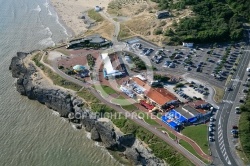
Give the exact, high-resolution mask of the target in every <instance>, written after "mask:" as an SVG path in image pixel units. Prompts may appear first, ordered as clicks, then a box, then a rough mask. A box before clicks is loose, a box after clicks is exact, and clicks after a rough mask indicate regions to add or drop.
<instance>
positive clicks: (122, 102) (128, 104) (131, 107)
mask: <svg viewBox="0 0 250 166" xmlns="http://www.w3.org/2000/svg"><path fill="white" fill-rule="evenodd" d="M111 102H112V103H116V104H119V105H121V107H122V108H123V109H125V110H127V111H135V110H137V107H136V106H134V105H133V103H131V102H129V101H128V100H127V99H125V98H124V97H122V96H119V97H117V98H116V99H113V100H111Z"/></svg>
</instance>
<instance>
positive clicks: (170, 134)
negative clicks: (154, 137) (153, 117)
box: [158, 127, 176, 139]
mask: <svg viewBox="0 0 250 166" xmlns="http://www.w3.org/2000/svg"><path fill="white" fill-rule="evenodd" d="M158 129H159V130H164V131H166V132H167V133H168V135H169V137H170V138H172V139H175V138H176V136H175V135H174V134H173V133H172V132H171V131H169V130H167V129H165V128H164V127H160V128H158Z"/></svg>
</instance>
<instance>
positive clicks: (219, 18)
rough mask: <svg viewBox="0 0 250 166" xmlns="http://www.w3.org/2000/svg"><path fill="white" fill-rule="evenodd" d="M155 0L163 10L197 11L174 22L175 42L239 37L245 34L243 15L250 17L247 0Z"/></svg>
mask: <svg viewBox="0 0 250 166" xmlns="http://www.w3.org/2000/svg"><path fill="white" fill-rule="evenodd" d="M152 1H154V2H157V3H159V8H160V9H162V10H163V9H167V10H170V11H173V10H179V11H181V10H184V9H187V8H190V9H191V10H192V11H193V12H194V13H195V16H194V17H186V18H182V19H181V20H180V21H179V22H178V24H177V25H176V26H175V31H174V34H172V35H171V36H170V41H171V42H174V43H181V42H182V41H187V42H201V43H202V42H204V43H207V42H222V41H228V40H239V39H241V38H242V37H243V22H244V19H248V21H249V20H250V16H249V14H248V12H249V8H250V2H249V1H248V0H241V1H234V0H228V1H214V0H206V1H200V0H191V1H190V0H179V1H177V2H174V1H172V0H152ZM201 9H202V10H201Z"/></svg>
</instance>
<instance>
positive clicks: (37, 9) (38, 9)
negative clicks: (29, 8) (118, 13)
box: [33, 5, 42, 13]
mask: <svg viewBox="0 0 250 166" xmlns="http://www.w3.org/2000/svg"><path fill="white" fill-rule="evenodd" d="M33 10H34V11H37V12H39V13H40V12H41V11H42V9H41V7H40V6H39V5H37V7H36V8H35V9H33Z"/></svg>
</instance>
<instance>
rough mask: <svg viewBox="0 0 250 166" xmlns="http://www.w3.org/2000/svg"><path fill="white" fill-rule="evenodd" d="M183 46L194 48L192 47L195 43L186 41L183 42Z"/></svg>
mask: <svg viewBox="0 0 250 166" xmlns="http://www.w3.org/2000/svg"><path fill="white" fill-rule="evenodd" d="M182 46H183V47H189V48H192V47H193V46H194V43H185V42H182Z"/></svg>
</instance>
